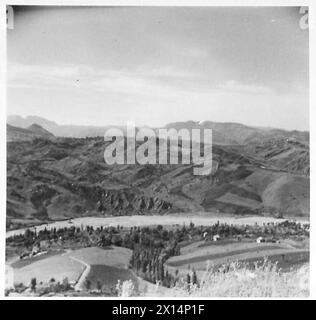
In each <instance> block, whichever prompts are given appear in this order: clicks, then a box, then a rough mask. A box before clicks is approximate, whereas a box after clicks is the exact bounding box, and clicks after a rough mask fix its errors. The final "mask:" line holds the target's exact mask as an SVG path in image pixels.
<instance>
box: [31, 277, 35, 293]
mask: <svg viewBox="0 0 316 320" xmlns="http://www.w3.org/2000/svg"><path fill="white" fill-rule="evenodd" d="M31 290H32V291H36V278H32V279H31Z"/></svg>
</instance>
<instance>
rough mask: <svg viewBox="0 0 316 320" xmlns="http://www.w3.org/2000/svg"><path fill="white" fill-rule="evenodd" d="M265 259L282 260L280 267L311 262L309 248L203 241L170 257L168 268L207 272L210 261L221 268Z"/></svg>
mask: <svg viewBox="0 0 316 320" xmlns="http://www.w3.org/2000/svg"><path fill="white" fill-rule="evenodd" d="M265 257H267V258H269V260H272V261H279V262H280V267H284V268H289V267H290V266H291V265H295V264H297V263H298V262H299V263H303V262H307V261H308V260H309V250H308V249H297V248H293V247H291V246H289V245H287V244H285V243H281V244H278V243H254V242H249V241H247V242H245V241H243V242H233V241H228V242H224V243H223V244H221V243H220V242H209V243H203V242H201V241H199V242H197V243H193V244H190V245H188V246H186V247H183V248H182V249H181V255H180V256H175V257H172V258H170V259H169V260H168V261H167V262H166V264H165V266H166V268H167V269H169V270H170V271H171V272H174V271H175V270H176V269H178V270H179V271H182V272H187V270H188V268H189V267H191V268H194V269H195V270H197V271H204V270H205V269H206V265H207V261H209V262H210V263H211V264H213V265H214V266H220V265H222V264H225V263H227V262H232V261H236V260H238V261H247V262H252V263H253V262H255V261H262V260H263V259H264V258H265Z"/></svg>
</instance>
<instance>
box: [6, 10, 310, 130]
mask: <svg viewBox="0 0 316 320" xmlns="http://www.w3.org/2000/svg"><path fill="white" fill-rule="evenodd" d="M301 17H302V14H300V13H299V8H297V7H261V8H260V7H239V8H237V7H221V8H220V7H43V6H41V7H32V6H30V7H19V6H15V7H14V29H12V30H10V29H9V30H8V32H7V84H8V86H7V113H8V114H18V115H22V116H26V115H37V116H41V117H45V118H47V119H49V120H53V121H56V122H57V123H59V124H80V125H125V124H126V122H127V121H134V122H136V124H137V125H148V126H154V127H158V126H163V125H165V124H167V123H170V122H176V121H187V120H194V121H204V120H210V121H219V122H240V123H244V124H246V125H252V126H265V127H277V128H285V129H297V130H309V80H308V78H309V74H308V73H309V64H308V63H309V62H308V60H309V57H308V50H309V49H308V29H301V28H300V24H299V21H300V19H301Z"/></svg>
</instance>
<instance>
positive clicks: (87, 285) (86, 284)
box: [85, 278, 91, 290]
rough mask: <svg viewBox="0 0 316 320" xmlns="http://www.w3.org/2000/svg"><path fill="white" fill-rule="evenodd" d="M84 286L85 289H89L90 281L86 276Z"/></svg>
mask: <svg viewBox="0 0 316 320" xmlns="http://www.w3.org/2000/svg"><path fill="white" fill-rule="evenodd" d="M85 287H86V289H87V290H90V289H91V281H90V280H89V279H87V278H86V281H85Z"/></svg>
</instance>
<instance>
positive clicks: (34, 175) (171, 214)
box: [1, 1, 312, 313]
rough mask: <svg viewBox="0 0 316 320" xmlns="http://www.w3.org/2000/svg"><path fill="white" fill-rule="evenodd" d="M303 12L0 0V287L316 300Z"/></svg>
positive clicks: (15, 294)
mask: <svg viewBox="0 0 316 320" xmlns="http://www.w3.org/2000/svg"><path fill="white" fill-rule="evenodd" d="M302 4H304V3H302ZM309 14H310V7H308V6H304V5H299V2H296V4H295V5H289V6H284V5H283V6H280V4H279V3H278V2H277V1H275V6H260V5H258V6H256V5H253V2H252V5H242V6H237V5H236V6H233V5H229V6H227V5H225V6H220V5H219V4H217V5H213V4H212V2H211V1H210V2H209V4H208V5H200V6H199V5H195V4H194V3H193V2H192V3H191V4H190V5H181V2H180V1H178V2H177V4H176V5H158V4H157V5H153V4H152V5H145V4H144V3H139V4H137V2H135V3H134V4H133V5H128V4H125V5H121V4H120V5H113V2H111V5H108V4H106V2H105V4H104V5H102V4H101V5H100V3H99V4H98V5H93V3H92V2H91V5H87V4H85V5H69V4H67V2H65V4H63V5H61V4H58V5H57V4H56V5H45V4H44V3H43V4H38V5H33V4H32V5H28V4H27V3H25V4H23V3H21V4H10V3H7V4H6V19H7V21H6V30H5V37H6V48H5V51H6V59H5V62H4V66H5V67H6V80H5V84H4V86H3V87H4V91H5V92H6V102H5V106H4V107H3V108H2V112H3V118H4V119H5V120H4V122H5V124H4V126H5V127H6V129H4V131H6V138H4V137H3V139H5V142H4V145H5V149H6V156H5V157H3V158H2V162H3V163H5V174H6V179H4V178H3V185H4V189H5V197H6V198H5V199H2V202H3V203H2V205H3V208H4V210H5V212H1V216H3V221H5V222H4V223H5V228H3V229H5V235H3V238H4V237H5V240H4V242H5V261H4V264H5V275H4V280H5V287H4V290H3V291H4V292H3V293H1V294H3V295H4V296H5V298H8V299H10V298H25V299H36V298H43V299H44V298H45V299H46V298H47V299H55V298H63V299H80V298H94V299H99V298H116V299H117V301H119V300H120V299H129V298H137V299H144V298H161V299H164V298H166V297H168V298H170V299H173V298H185V299H191V298H199V299H209V298H243V299H246V298H292V299H308V298H309V297H310V295H311V290H310V268H311V267H310V263H311V261H310V252H311V243H310V232H311V229H312V228H311V221H310V211H311V204H310V200H311V191H312V188H311V185H310V172H311V171H312V170H310V167H311V161H310V119H311V115H310V107H311V105H310V97H311V92H310V90H311V89H310V88H311V86H310V70H311V69H310V61H311V59H310V49H311V42H310V32H311V29H312V28H309V24H310V21H309V19H310V18H309ZM1 211H2V210H1ZM118 312H122V313H124V311H122V310H118Z"/></svg>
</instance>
